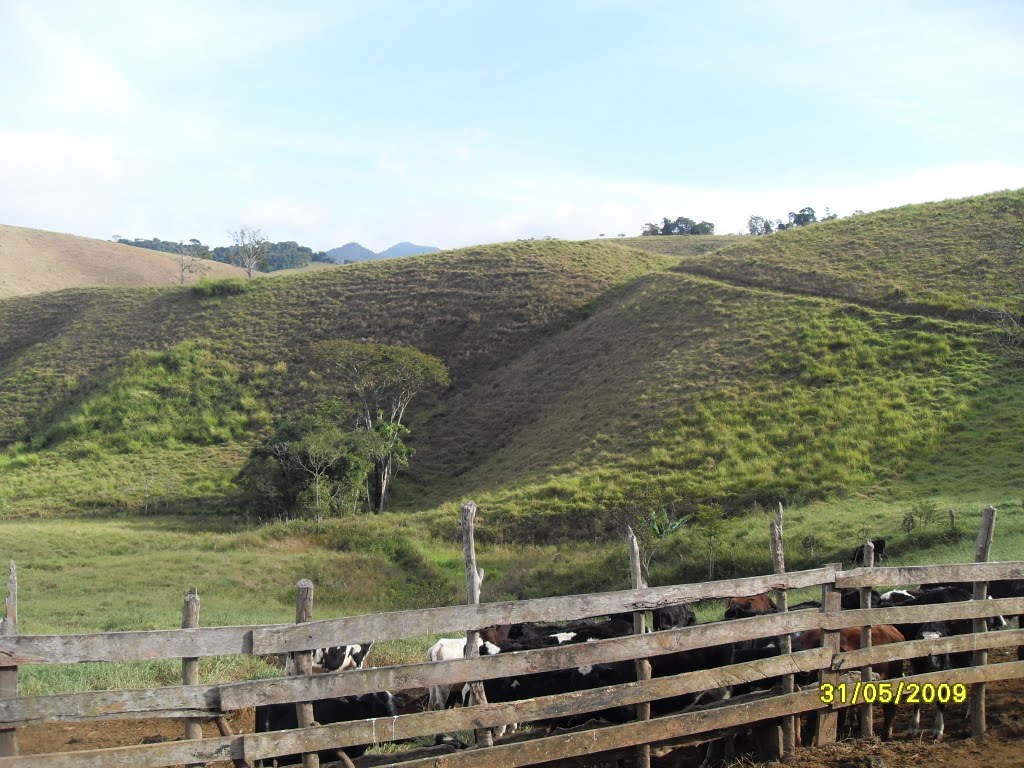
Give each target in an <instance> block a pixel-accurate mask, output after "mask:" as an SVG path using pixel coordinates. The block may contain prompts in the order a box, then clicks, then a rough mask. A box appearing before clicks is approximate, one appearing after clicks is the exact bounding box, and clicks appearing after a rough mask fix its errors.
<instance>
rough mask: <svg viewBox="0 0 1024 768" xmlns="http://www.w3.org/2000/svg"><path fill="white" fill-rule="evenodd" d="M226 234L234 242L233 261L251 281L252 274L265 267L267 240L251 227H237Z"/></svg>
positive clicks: (261, 233) (260, 232)
mask: <svg viewBox="0 0 1024 768" xmlns="http://www.w3.org/2000/svg"><path fill="white" fill-rule="evenodd" d="M228 234H229V235H231V239H232V240H233V241H234V242H235V246H234V254H233V257H234V258H233V261H234V263H235V264H237V265H238V266H240V267H242V269H244V270H245V273H246V274H247V275H248V276H249V279H250V280H251V279H252V273H253V272H255V271H257V270H260V271H262V270H263V269H265V268H266V266H267V250H268V249H269V244H268V242H267V238H266V237H264V236H263V232H262V231H260V230H259V229H253V228H252V227H239V228H238V229H237V230H235V231H233V232H229V233H228Z"/></svg>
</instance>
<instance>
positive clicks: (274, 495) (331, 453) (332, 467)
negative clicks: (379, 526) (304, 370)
mask: <svg viewBox="0 0 1024 768" xmlns="http://www.w3.org/2000/svg"><path fill="white" fill-rule="evenodd" d="M350 414H351V409H350V408H349V407H348V406H346V405H344V404H343V403H340V402H338V401H329V402H327V403H323V404H321V405H319V406H318V407H316V408H315V409H313V410H312V411H308V412H305V413H301V414H297V415H292V416H287V417H285V418H283V419H281V420H279V421H278V422H277V424H276V425H275V427H274V430H273V432H272V434H271V435H270V436H269V438H268V439H267V440H265V441H264V442H262V443H260V444H259V445H258V446H257V447H256V448H255V449H254V450H253V452H252V455H251V456H250V459H249V462H248V463H247V465H246V467H245V469H243V471H242V478H241V479H242V484H243V485H245V486H246V487H247V488H248V489H249V491H250V493H251V495H252V501H253V502H255V503H256V505H257V506H258V507H260V508H261V509H262V510H264V511H271V512H273V513H283V516H285V517H292V516H295V515H301V514H307V513H308V514H311V515H312V516H313V517H315V518H316V520H317V522H320V521H321V520H323V518H324V517H326V516H329V515H332V514H336V513H340V512H346V511H353V512H354V511H355V510H356V508H357V507H358V505H359V502H360V501H361V500H362V499H363V498H365V491H366V483H367V478H368V477H369V476H370V475H371V473H372V470H373V467H374V456H375V455H376V454H377V453H378V452H379V449H378V448H377V447H376V445H374V444H371V443H370V441H368V440H367V438H366V436H365V435H364V434H363V433H361V432H354V431H351V430H346V429H344V428H343V427H342V426H341V425H342V424H343V423H344V421H345V419H346V417H347V416H349V415H350Z"/></svg>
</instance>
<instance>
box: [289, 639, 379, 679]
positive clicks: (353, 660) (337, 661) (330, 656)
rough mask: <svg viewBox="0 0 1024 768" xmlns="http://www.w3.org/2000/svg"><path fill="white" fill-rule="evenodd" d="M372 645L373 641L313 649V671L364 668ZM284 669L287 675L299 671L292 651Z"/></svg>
mask: <svg viewBox="0 0 1024 768" xmlns="http://www.w3.org/2000/svg"><path fill="white" fill-rule="evenodd" d="M371 647H373V643H364V644H362V645H336V646H332V647H330V648H317V649H316V650H314V651H313V666H312V671H313V672H314V673H317V672H344V671H345V670H349V669H362V668H363V664H365V663H366V655H367V654H368V653H369V652H370V648H371ZM284 671H285V674H286V675H294V674H297V672H298V670H297V669H296V667H295V657H294V656H293V655H292V654H290V653H289V654H288V655H287V656H285V661H284Z"/></svg>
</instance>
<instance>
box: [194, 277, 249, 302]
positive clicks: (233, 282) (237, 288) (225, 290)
mask: <svg viewBox="0 0 1024 768" xmlns="http://www.w3.org/2000/svg"><path fill="white" fill-rule="evenodd" d="M250 288H252V283H250V282H249V281H247V280H243V279H242V278H240V277H224V278H221V279H220V280H207V279H205V278H204V279H202V280H200V281H199V282H198V283H196V284H195V285H193V286H192V287H191V288H190V289H189V290H191V291H192V293H193V294H194V295H196V296H202V297H203V298H210V297H212V296H235V295H237V294H240V293H245V292H246V291H248V290H249V289H250Z"/></svg>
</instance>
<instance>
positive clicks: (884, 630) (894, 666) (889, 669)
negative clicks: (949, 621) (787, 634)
mask: <svg viewBox="0 0 1024 768" xmlns="http://www.w3.org/2000/svg"><path fill="white" fill-rule="evenodd" d="M821 636H822V630H820V629H808V630H807V631H806V632H800V633H799V634H797V636H796V638H795V639H794V641H793V650H794V651H806V650H808V649H809V648H818V647H820V646H821ZM904 639H905V638H904V637H903V634H902V633H901V632H900V631H899V630H898V629H896V627H894V626H891V625H890V624H876V625H874V626H872V627H871V646H872V647H875V646H877V645H888V644H889V643H902V642H903V641H904ZM859 649H860V627H846V628H844V629H841V630H839V650H840V651H842V652H844V653H845V652H847V651H856V650H859ZM871 670H872V671H873V672H874V673H875V674H876V675H877V676H878V678H879V679H881V680H893V679H894V678H897V677H902V676H903V659H897V660H896V661H886V662H882V663H879V664H872V665H871ZM845 713H846V708H845V707H844V708H843V709H841V710H840V711H839V722H840V727H841V726H842V722H843V719H844V717H843V716H844V714H845ZM882 713H883V717H882V740H883V741H889V740H891V739H892V727H893V724H894V723H895V721H896V705H895V704H883V705H882Z"/></svg>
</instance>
